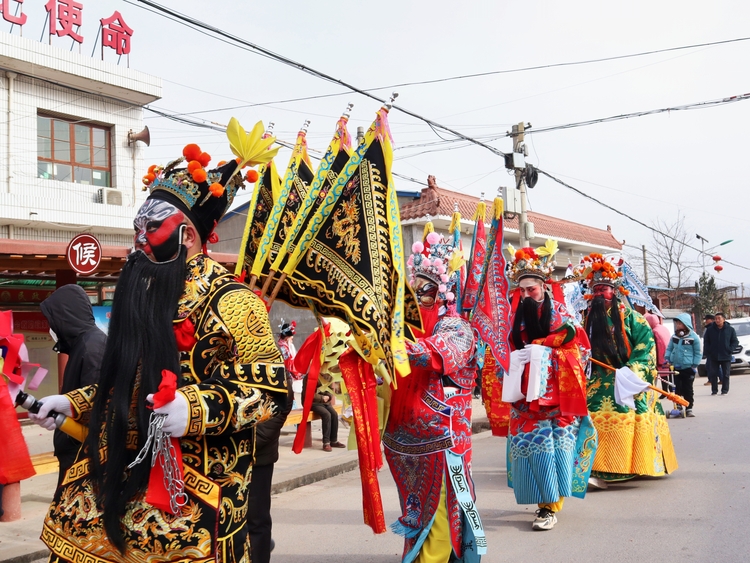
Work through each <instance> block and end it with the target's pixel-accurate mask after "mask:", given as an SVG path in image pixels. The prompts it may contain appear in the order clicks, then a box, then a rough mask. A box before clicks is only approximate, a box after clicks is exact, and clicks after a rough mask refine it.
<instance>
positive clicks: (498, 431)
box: [482, 348, 510, 436]
mask: <svg viewBox="0 0 750 563" xmlns="http://www.w3.org/2000/svg"><path fill="white" fill-rule="evenodd" d="M497 373H498V366H497V361H496V360H495V357H494V356H493V355H492V352H491V351H490V349H489V348H487V351H486V352H485V355H484V367H483V368H482V401H483V402H484V410H485V411H486V412H487V419H488V420H489V422H490V430H491V431H492V435H493V436H507V435H508V426H509V424H510V404H508V403H504V402H503V401H502V396H503V384H502V383H501V382H500V380H499V379H498V377H497Z"/></svg>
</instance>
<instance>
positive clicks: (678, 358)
mask: <svg viewBox="0 0 750 563" xmlns="http://www.w3.org/2000/svg"><path fill="white" fill-rule="evenodd" d="M665 357H666V360H667V361H668V362H669V363H670V364H672V365H673V366H674V368H675V370H676V371H677V373H676V375H675V385H676V387H677V388H676V389H675V392H676V393H677V394H678V395H680V396H681V397H684V398H685V400H686V401H687V402H688V406H687V410H686V411H685V415H686V416H691V417H692V416H695V415H694V414H693V382H694V381H695V373H696V368H697V367H698V364H699V363H700V362H701V358H702V357H703V355H702V354H701V340H700V338H698V335H697V334H696V333H695V331H694V330H693V322H692V321H691V320H690V315H688V314H687V313H680V314H679V315H677V318H675V320H674V335H673V336H672V338H671V340H670V341H669V344H668V345H667V352H666V354H665ZM678 408H680V409H682V407H678Z"/></svg>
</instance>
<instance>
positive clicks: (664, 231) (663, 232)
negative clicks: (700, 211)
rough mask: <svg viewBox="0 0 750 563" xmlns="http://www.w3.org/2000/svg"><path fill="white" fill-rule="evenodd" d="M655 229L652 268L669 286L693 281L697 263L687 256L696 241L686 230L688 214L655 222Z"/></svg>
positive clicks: (651, 252) (649, 266) (682, 284)
mask: <svg viewBox="0 0 750 563" xmlns="http://www.w3.org/2000/svg"><path fill="white" fill-rule="evenodd" d="M651 225H652V227H653V228H654V231H653V232H652V237H653V238H652V241H651V244H650V245H649V252H648V270H649V272H650V274H651V275H652V276H653V277H654V280H658V281H659V282H660V283H662V284H664V285H665V286H666V287H668V288H671V289H677V288H679V287H684V286H685V285H686V284H688V283H689V282H690V277H691V273H692V271H693V270H694V269H695V267H696V263H695V262H694V261H691V260H689V259H688V258H687V256H686V252H685V251H686V250H687V249H688V247H687V245H688V244H689V243H690V242H692V240H691V237H690V236H688V234H687V230H686V229H685V216H684V215H682V214H681V213H678V214H677V220H676V221H675V222H674V223H668V222H667V221H665V220H663V219H657V220H656V221H654V222H652V223H651Z"/></svg>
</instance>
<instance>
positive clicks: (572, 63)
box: [370, 37, 750, 91]
mask: <svg viewBox="0 0 750 563" xmlns="http://www.w3.org/2000/svg"><path fill="white" fill-rule="evenodd" d="M740 41H750V37H738V38H736V39H725V40H723V41H711V42H709V43H694V44H692V45H682V46H680V47H668V48H666V49H654V50H651V51H641V52H639V53H630V54H627V55H615V56H612V57H601V58H598V59H586V60H583V61H569V62H562V63H551V64H545V65H537V66H527V67H519V68H511V69H506V70H493V71H488V72H478V73H475V74H462V75H459V76H450V77H447V78H435V79H432V80H420V81H417V82H402V83H400V84H392V85H390V86H381V87H380V88H371V89H370V90H372V91H375V90H386V89H390V88H401V87H404V86H419V85H423V84H437V83H440V82H449V81H452V80H464V79H467V78H479V77H483V76H493V75H496V74H510V73H514V72H527V71H531V70H542V69H546V68H556V67H561V66H576V65H585V64H591V63H602V62H607V61H616V60H620V59H630V58H633V57H644V56H647V55H656V54H658V53H668V52H670V51H682V50H685V49H697V48H699V47H711V46H715V45H724V44H727V43H737V42H740Z"/></svg>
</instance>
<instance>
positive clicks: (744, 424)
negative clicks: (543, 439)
mask: <svg viewBox="0 0 750 563" xmlns="http://www.w3.org/2000/svg"><path fill="white" fill-rule="evenodd" d="M703 381H704V380H699V384H698V385H697V386H696V388H695V391H696V404H695V413H696V417H695V418H689V419H677V420H672V421H670V428H671V430H672V437H673V440H674V443H675V447H676V449H677V456H678V461H679V463H680V468H679V469H678V470H677V472H675V473H674V474H673V475H671V476H668V477H665V478H660V479H639V480H635V481H630V482H627V483H624V484H621V485H616V486H611V487H610V488H609V489H608V490H606V491H594V492H592V493H590V494H589V495H588V496H587V497H586V499H585V500H579V499H569V500H568V501H567V503H566V506H565V508H564V510H563V511H562V512H561V514H560V518H559V523H558V525H557V526H556V528H555V529H554V530H552V531H549V532H533V531H532V530H531V520H532V519H533V516H532V514H533V511H534V509H535V508H536V507H532V506H519V505H516V504H515V501H514V499H513V495H512V492H511V490H510V489H509V488H508V487H507V486H506V483H505V456H504V448H505V440H504V439H500V438H494V437H492V436H491V435H489V433H487V432H485V433H482V434H479V435H477V436H475V442H474V479H475V482H476V488H477V494H478V505H479V508H480V511H481V514H482V519H483V521H484V525H485V529H486V531H487V534H488V542H489V554H488V556H486V557H485V558H483V562H487V563H494V562H506V561H532V562H541V561H560V562H567V561H570V562H573V561H575V562H576V563H588V562H591V563H601V562H602V561H605V560H610V561H617V562H623V563H628V562H636V561H637V562H639V563H643V562H660V563H671V562H680V563H684V562H690V561H693V562H703V561H722V562H732V563H733V562H738V563H739V562H746V561H750V529H748V525H747V522H748V519H747V517H746V515H747V513H748V501H749V500H750V498H749V495H750V493H749V492H748V490H749V489H750V447H749V446H750V376H747V375H741V376H734V377H733V378H732V387H731V392H730V394H729V395H727V396H726V397H722V396H715V397H711V396H709V389H710V387H704V386H703V385H702V383H703ZM380 482H381V489H382V491H383V496H384V504H385V511H386V522H387V523H390V522H393V520H394V519H395V518H396V517H397V515H398V499H397V497H396V493H395V487H394V485H393V481H392V479H391V477H390V475H389V473H388V470H387V469H384V470H383V472H381V475H380ZM360 500H361V489H360V484H359V478H358V473H357V472H351V473H347V474H343V475H340V476H338V477H335V478H332V479H328V480H326V481H321V482H319V483H316V484H314V485H309V486H306V487H302V488H300V489H296V490H294V491H290V492H288V493H283V494H281V495H278V496H277V497H275V498H274V508H273V514H274V529H275V531H274V537H275V540H276V545H277V548H276V550H275V552H274V554H273V559H272V560H273V562H274V563H303V562H304V563H310V562H313V563H316V562H326V563H336V562H341V563H344V562H346V563H353V562H357V563H359V562H362V563H365V562H370V563H386V562H396V561H398V560H399V557H398V556H399V554H400V552H401V546H402V543H401V540H400V538H398V537H397V536H395V535H394V534H392V533H390V532H389V533H387V534H383V535H380V536H375V535H373V534H372V533H371V531H370V530H369V528H367V527H366V526H364V524H362V515H361V508H360ZM605 558H606V559H605Z"/></svg>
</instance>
